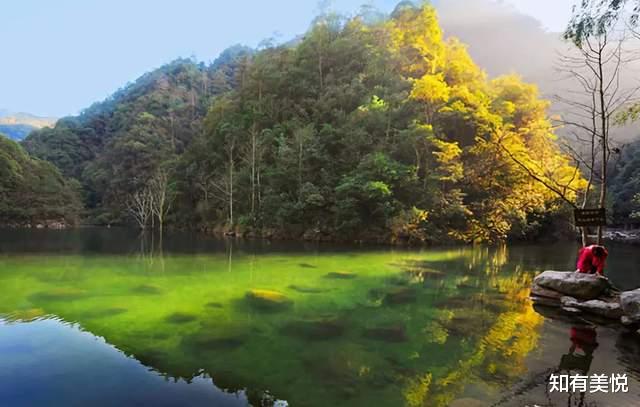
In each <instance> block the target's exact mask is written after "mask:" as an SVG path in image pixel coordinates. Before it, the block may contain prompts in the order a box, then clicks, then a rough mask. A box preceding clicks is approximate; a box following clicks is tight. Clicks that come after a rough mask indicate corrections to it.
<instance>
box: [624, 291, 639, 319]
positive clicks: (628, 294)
mask: <svg viewBox="0 0 640 407" xmlns="http://www.w3.org/2000/svg"><path fill="white" fill-rule="evenodd" d="M620 306H621V307H622V310H623V311H624V313H625V315H626V316H627V317H629V319H630V320H631V321H632V322H640V288H638V289H637V290H633V291H625V292H623V293H621V294H620Z"/></svg>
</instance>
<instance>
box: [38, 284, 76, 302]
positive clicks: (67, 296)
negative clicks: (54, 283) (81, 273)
mask: <svg viewBox="0 0 640 407" xmlns="http://www.w3.org/2000/svg"><path fill="white" fill-rule="evenodd" d="M85 296H86V291H84V290H80V289H77V288H67V287H61V288H53V289H51V290H46V291H40V292H38V293H35V294H34V295H33V296H31V299H32V300H35V301H73V300H78V299H80V298H82V297H85Z"/></svg>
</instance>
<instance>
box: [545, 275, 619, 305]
mask: <svg viewBox="0 0 640 407" xmlns="http://www.w3.org/2000/svg"><path fill="white" fill-rule="evenodd" d="M533 282H534V284H535V285H537V286H539V287H542V288H546V289H550V290H554V291H557V292H560V293H562V294H564V295H567V296H571V297H574V298H578V299H581V300H593V299H596V298H598V296H600V295H601V294H602V293H603V292H604V291H605V290H606V289H607V288H608V287H609V281H608V280H607V279H606V278H603V277H600V276H597V275H595V274H584V273H576V272H571V271H545V272H543V273H542V274H539V275H538V276H536V278H535V279H534V280H533Z"/></svg>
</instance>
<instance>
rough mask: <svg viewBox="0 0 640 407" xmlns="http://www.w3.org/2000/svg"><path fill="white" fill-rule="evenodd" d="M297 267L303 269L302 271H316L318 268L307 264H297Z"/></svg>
mask: <svg viewBox="0 0 640 407" xmlns="http://www.w3.org/2000/svg"><path fill="white" fill-rule="evenodd" d="M298 266H300V267H302V268H304V269H317V268H318V266H314V265H313V264H309V263H300V264H298Z"/></svg>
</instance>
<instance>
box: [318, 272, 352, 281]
mask: <svg viewBox="0 0 640 407" xmlns="http://www.w3.org/2000/svg"><path fill="white" fill-rule="evenodd" d="M325 277H326V278H331V279H334V280H351V279H353V278H356V277H357V275H356V274H354V273H349V272H346V271H332V272H331V273H327V275H326V276H325Z"/></svg>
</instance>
